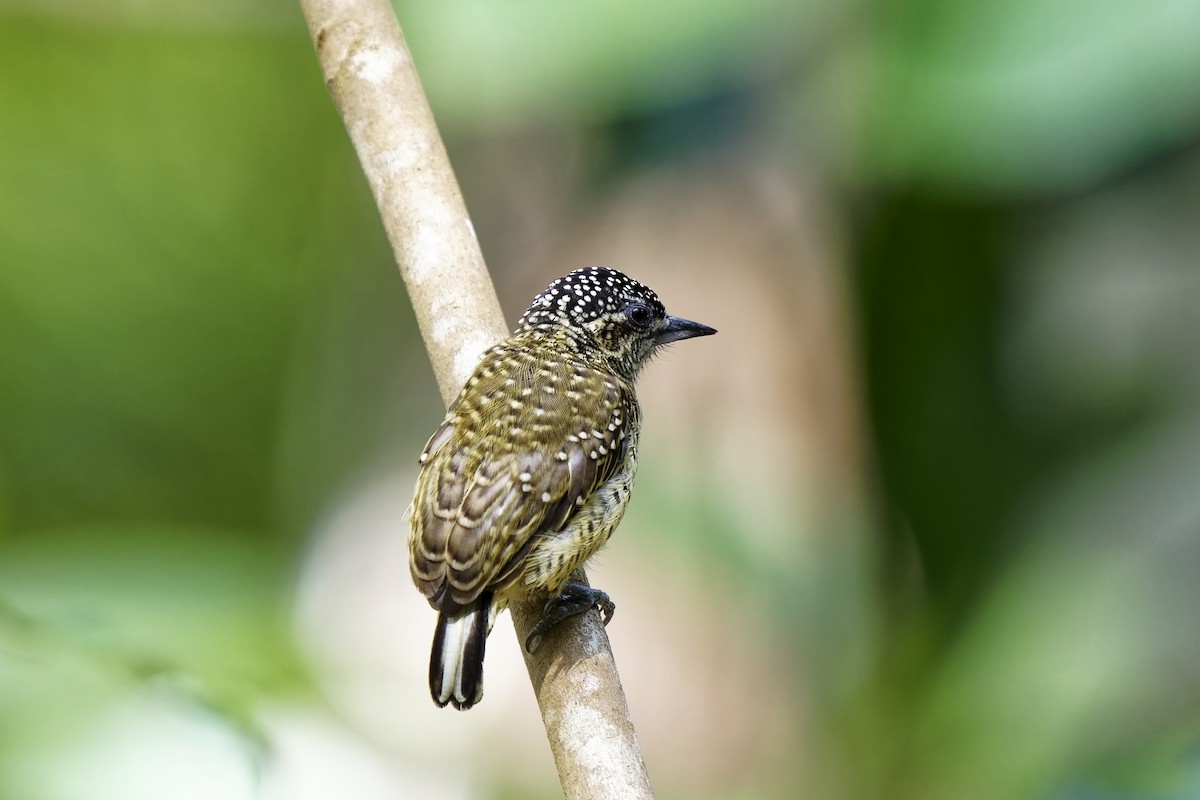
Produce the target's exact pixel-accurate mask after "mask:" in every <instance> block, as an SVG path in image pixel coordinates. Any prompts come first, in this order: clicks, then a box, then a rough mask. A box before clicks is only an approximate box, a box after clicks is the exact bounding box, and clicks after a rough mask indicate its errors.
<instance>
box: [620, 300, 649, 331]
mask: <svg viewBox="0 0 1200 800" xmlns="http://www.w3.org/2000/svg"><path fill="white" fill-rule="evenodd" d="M625 318H626V319H628V320H629V321H630V322H632V323H633V324H634V325H636V326H638V327H639V328H648V327H650V323H651V322H653V321H654V312H653V311H651V310H650V307H649V306H644V305H642V304H641V303H630V304H629V305H628V306H626V307H625Z"/></svg>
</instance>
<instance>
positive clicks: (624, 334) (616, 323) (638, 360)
mask: <svg viewBox="0 0 1200 800" xmlns="http://www.w3.org/2000/svg"><path fill="white" fill-rule="evenodd" d="M517 332H518V333H533V334H543V335H547V336H565V337H566V338H567V339H568V340H569V341H570V343H571V345H572V346H573V347H574V348H575V349H576V350H577V351H578V352H579V353H580V354H581V355H583V356H584V357H585V358H588V359H589V360H593V361H596V362H599V364H600V365H602V366H604V367H606V368H607V369H609V370H610V371H612V372H613V373H615V374H617V375H620V376H622V377H624V378H627V379H629V380H633V378H634V377H635V376H636V375H637V373H638V370H640V369H641V368H642V366H643V365H644V364H645V363H646V361H648V360H649V358H650V356H651V354H652V353H653V352H654V350H655V349H656V348H658V347H660V346H662V345H665V344H669V343H671V342H677V341H679V340H681V339H690V338H692V337H694V336H708V335H710V334H713V333H716V330H714V329H713V328H710V327H708V326H707V325H701V324H700V323H699V322H692V321H691V320H686V319H682V318H680V317H672V316H669V315H668V314H667V310H666V309H665V308H664V307H663V304H662V302H661V301H660V300H659V299H658V295H656V294H655V293H654V292H653V291H651V289H650V288H649V287H648V286H645V285H644V284H642V283H639V282H638V281H635V280H633V279H632V278H630V277H629V276H627V275H624V274H623V273H620V272H617V271H616V270H615V269H609V268H607V267H585V268H584V269H577V270H575V271H574V272H572V273H570V274H569V275H566V276H565V277H562V278H559V279H558V280H556V281H554V282H553V283H551V284H550V285H549V286H547V287H546V289H545V290H544V291H542V292H541V293H540V294H538V296H537V297H535V298H534V299H533V304H532V305H530V307H529V310H528V311H526V312H525V314H524V315H523V316H522V317H521V320H520V321H519V322H518V323H517Z"/></svg>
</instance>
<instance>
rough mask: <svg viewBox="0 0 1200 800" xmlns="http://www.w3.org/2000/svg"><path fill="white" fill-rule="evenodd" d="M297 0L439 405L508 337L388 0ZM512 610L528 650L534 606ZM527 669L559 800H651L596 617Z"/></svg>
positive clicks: (568, 629)
mask: <svg viewBox="0 0 1200 800" xmlns="http://www.w3.org/2000/svg"><path fill="white" fill-rule="evenodd" d="M300 3H301V6H302V7H303V10H304V16H305V18H306V19H307V21H308V28H309V32H310V33H311V34H312V39H313V42H314V44H315V45H316V50H317V57H318V59H319V61H320V63H321V69H322V71H323V73H324V76H325V84H326V86H327V87H328V88H329V93H330V94H331V95H332V96H333V102H334V104H335V105H336V106H337V109H338V111H339V113H340V114H341V116H342V119H343V121H344V122H345V125H346V130H347V132H349V134H350V139H351V141H352V143H353V145H354V149H355V151H356V152H357V153H358V160H359V162H360V163H361V164H362V168H363V172H364V173H365V174H366V177H367V181H368V183H369V184H370V186H371V191H372V193H373V194H374V196H375V203H376V205H378V207H379V213H380V216H381V217H382V219H383V225H384V229H385V230H386V232H387V237H388V240H389V241H390V242H391V244H392V250H393V252H394V253H395V256H396V263H397V264H398V265H399V267H400V274H401V276H402V277H403V279H404V283H405V285H406V286H407V288H408V294H409V297H410V299H411V300H412V304H413V309H414V311H415V312H416V316H417V324H418V325H419V327H420V329H421V336H422V337H423V338H424V340H425V346H426V349H427V350H428V352H429V360H430V361H431V362H432V364H433V370H434V374H435V375H436V376H437V382H438V386H439V388H440V389H441V393H442V399H443V400H445V401H446V403H447V404H449V403H450V402H452V401H453V400H454V398H455V397H456V396H457V395H458V390H459V388H460V387H461V386H462V385H463V384H464V383H465V382H466V380H467V378H468V377H469V376H470V374H471V371H472V369H474V367H475V364H476V363H477V362H478V360H479V357H480V355H481V354H482V353H483V351H484V350H485V349H487V347H489V346H490V345H492V344H494V343H495V342H497V341H499V340H500V339H501V338H503V337H504V336H505V335H506V334H507V333H508V330H507V326H506V325H505V324H504V316H503V314H502V313H501V311H500V303H499V301H498V300H497V298H496V293H495V290H494V289H493V288H492V283H491V278H490V277H489V275H488V272H487V267H486V266H485V265H484V263H483V254H482V253H481V252H480V249H479V242H478V241H477V240H476V238H475V231H474V228H473V227H472V226H471V220H470V217H469V216H468V215H467V210H466V206H465V204H464V203H463V199H462V194H461V193H460V192H459V189H458V184H457V182H456V181H455V179H454V173H453V170H452V169H451V167H450V161H449V159H448V158H447V156H446V150H445V147H444V146H443V144H442V140H441V137H440V136H439V135H438V132H437V126H436V124H435V123H434V120H433V114H432V112H431V111H430V109H429V103H428V101H427V100H426V99H425V93H424V91H423V90H422V89H421V82H420V79H419V78H418V77H417V73H416V69H415V67H414V66H413V62H412V57H411V56H410V55H409V52H408V47H407V45H406V44H405V42H404V35H403V34H402V33H401V31H400V26H399V24H398V23H397V22H396V17H395V14H394V13H393V11H392V8H391V6H390V5H389V4H388V3H387V1H386V0H300ZM576 577H584V576H583V573H582V571H580V572H579V573H577V575H576ZM511 611H512V615H513V623H514V626H515V628H516V630H517V637H518V639H519V641H521V642H524V641H525V637H526V636H527V635H528V634H529V631H530V629H531V628H532V627H533V625H534V624H535V623H536V621H537V619H538V618H539V617H540V616H541V611H542V609H541V604H539V603H536V602H533V603H519V604H516V605H514V606H513V607H512V609H511ZM522 652H524V647H522ZM525 665H526V667H527V668H528V670H529V678H530V681H531V682H532V684H533V690H534V694H535V695H536V696H537V700H538V706H539V707H540V708H541V711H542V721H543V722H544V724H545V726H546V736H547V738H548V739H549V742H550V750H551V752H552V753H553V755H554V762H555V766H556V767H557V768H558V775H559V780H560V782H561V783H562V787H563V792H564V794H565V795H566V796H567V798H569V800H575V798H580V799H582V798H600V799H601V800H603V799H604V798H613V799H614V800H616V799H617V798H620V799H621V800H624V799H625V798H632V800H639V798H653V793H652V791H651V788H650V779H649V776H648V775H647V773H646V765H645V763H644V762H643V760H642V755H641V751H640V749H639V747H638V743H637V736H636V734H635V733H634V730H633V724H632V722H631V721H630V719H629V709H628V706H627V705H626V702H625V694H624V691H623V690H622V688H621V681H620V678H619V676H618V675H617V670H616V663H615V662H614V660H613V656H612V650H611V649H610V647H609V643H608V636H607V635H606V634H605V632H604V627H603V625H602V624H601V623H600V619H599V615H598V614H597V613H596V612H595V611H589V612H588V613H586V614H580V615H579V616H577V617H574V618H572V619H570V620H567V621H565V622H563V623H562V624H561V625H559V626H558V628H557V629H555V630H554V631H551V632H550V633H548V634H547V635H546V636H545V637H544V639H543V641H542V643H541V646H540V647H539V648H538V650H537V652H536V653H535V654H532V655H530V654H526V656H525Z"/></svg>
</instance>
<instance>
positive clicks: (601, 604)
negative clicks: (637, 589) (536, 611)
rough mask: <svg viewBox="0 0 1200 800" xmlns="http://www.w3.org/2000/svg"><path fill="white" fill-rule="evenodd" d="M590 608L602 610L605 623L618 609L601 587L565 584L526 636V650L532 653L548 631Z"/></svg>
mask: <svg viewBox="0 0 1200 800" xmlns="http://www.w3.org/2000/svg"><path fill="white" fill-rule="evenodd" d="M589 608H595V609H597V610H598V611H599V612H600V618H601V620H603V622H604V624H605V625H607V624H608V623H609V620H611V619H612V618H613V612H615V611H616V610H617V606H616V604H615V603H614V602H613V601H612V600H610V599H609V597H608V595H607V594H605V593H604V592H602V591H600V590H599V589H593V588H592V587H591V586H586V585H584V584H582V583H574V582H571V583H567V584H565V585H564V586H563V588H562V594H560V595H559V596H558V597H555V598H552V599H551V600H550V602H548V603H546V608H545V610H544V611H543V612H542V618H541V619H539V620H538V621H537V624H536V625H534V626H533V630H532V631H530V632H529V636H527V637H526V638H525V650H526V651H527V652H530V653H532V652H533V651H534V650H536V649H537V646H538V645H539V644H541V642H542V636H544V635H545V634H546V632H547V631H549V630H550V629H551V628H553V627H554V626H555V625H557V624H558V623H560V622H562V621H563V620H564V619H566V618H567V617H573V616H575V615H576V614H582V613H583V612H584V611H587V610H588V609H589Z"/></svg>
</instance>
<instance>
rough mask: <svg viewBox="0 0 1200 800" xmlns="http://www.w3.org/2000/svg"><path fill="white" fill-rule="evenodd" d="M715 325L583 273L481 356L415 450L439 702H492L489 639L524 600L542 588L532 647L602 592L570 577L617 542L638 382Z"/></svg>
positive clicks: (414, 532) (632, 285) (418, 536)
mask: <svg viewBox="0 0 1200 800" xmlns="http://www.w3.org/2000/svg"><path fill="white" fill-rule="evenodd" d="M713 333H716V331H715V330H714V329H712V328H710V327H708V326H707V325H701V324H700V323H698V322H692V321H690V320H686V319H681V318H679V317H671V316H668V315H667V312H666V309H665V308H663V304H662V303H661V302H660V301H659V299H658V296H657V295H655V293H654V292H652V291H651V290H650V289H649V288H648V287H646V286H644V285H643V284H641V283H639V282H637V281H635V280H633V279H632V278H629V277H627V276H626V275H624V274H622V273H620V272H617V271H616V270H613V269H608V268H606V267H588V268H585V269H578V270H575V271H574V272H572V273H570V274H569V275H567V276H566V277H563V278H559V279H558V280H556V281H554V282H553V283H551V284H550V285H549V286H548V287H546V289H545V291H543V292H541V293H540V294H538V295H537V297H535V298H534V299H533V304H532V305H531V306H530V307H529V310H528V311H526V312H525V314H524V315H523V316H522V317H521V319H520V321H519V322H518V323H517V327H516V329H515V330H514V331H513V333H512V335H510V336H509V337H508V338H507V339H505V340H504V341H502V342H501V343H500V344H498V345H496V346H495V347H493V348H491V349H490V350H488V351H487V352H486V353H484V355H483V358H482V360H481V361H480V362H479V365H478V366H477V367H476V368H475V372H474V373H473V374H472V375H471V377H470V378H469V379H468V380H467V383H466V385H465V386H464V387H463V389H462V391H461V392H460V393H459V395H458V398H457V399H456V400H455V401H454V403H453V404H452V405H451V406H450V410H449V412H448V413H447V414H446V418H445V420H444V421H443V422H442V424H441V426H440V427H439V428H438V429H437V430H436V431H435V432H434V434H433V436H432V437H430V439H429V443H428V444H426V445H425V450H424V452H422V453H421V472H420V475H419V476H418V478H417V487H416V494H415V497H414V498H413V504H412V508H411V531H410V535H409V541H408V546H409V568H410V570H411V571H412V577H413V582H414V583H416V585H417V588H418V589H420V590H421V592H422V594H424V595H425V597H426V599H427V600H428V601H429V604H430V605H431V606H433V608H434V609H435V610H437V612H438V619H437V628H436V630H435V632H434V636H433V652H432V653H431V655H430V658H429V690H430V692H431V693H432V695H433V701H434V702H435V703H437V704H438V706H441V707H444V706H446V704H447V703H449V704H452V705H453V706H454V707H455V708H458V709H462V710H465V709H468V708H470V707H471V706H473V705H475V704H476V703H478V702H479V701H480V700H481V699H482V697H483V656H484V645H485V643H486V640H487V636H488V634H489V633H490V632H491V630H492V624H493V623H494V622H495V620H496V615H497V614H499V613H500V611H502V610H504V609H505V608H506V607H507V606H508V604H509V602H510V601H511V600H513V599H515V598H518V597H531V596H532V597H538V598H541V597H545V598H546V599H547V602H546V608H545V611H544V613H543V616H542V618H541V619H540V620H539V621H538V623H537V624H536V625H535V626H534V629H533V632H532V633H531V634H530V635H529V637H528V638H527V639H526V642H525V647H526V649H527V650H529V651H530V652H532V651H533V649H534V648H535V647H536V646H537V644H538V642H539V641H540V639H541V636H542V635H543V634H544V633H545V632H546V631H548V630H550V629H551V628H552V627H554V626H555V625H557V624H558V623H559V622H561V621H562V620H563V619H565V618H567V617H569V616H571V615H573V614H579V613H581V612H583V611H586V610H587V609H589V608H592V607H598V608H599V609H600V610H601V611H602V613H603V616H604V622H605V624H608V621H609V619H611V617H612V614H613V610H614V609H615V606H614V605H613V603H612V601H611V600H609V598H608V596H607V595H606V594H605V593H604V592H601V591H599V590H597V589H593V588H591V587H588V586H586V585H584V584H580V583H574V582H568V580H567V579H568V578H569V577H570V575H571V573H572V572H574V571H575V569H576V568H577V567H579V566H581V565H582V564H583V563H584V562H585V561H587V559H588V558H589V557H590V556H591V555H592V554H593V553H595V552H596V551H597V550H598V549H599V548H600V547H601V546H602V545H603V544H604V543H605V542H606V541H608V537H609V536H611V535H612V532H613V530H614V529H615V528H616V527H617V524H618V523H619V522H620V521H621V517H622V516H623V515H624V513H625V504H626V503H627V502H628V500H629V493H630V489H631V488H632V486H633V477H634V472H635V471H636V469H637V442H638V431H639V429H640V428H641V409H640V407H639V406H638V401H637V396H636V395H635V394H634V391H633V382H634V379H635V378H636V377H637V374H638V372H639V371H640V370H641V368H642V366H643V365H644V364H645V363H646V362H647V361H648V360H649V359H650V356H651V355H652V354H653V353H654V351H655V350H656V349H657V348H659V347H661V346H663V345H665V344H669V343H670V342H676V341H679V340H681V339H690V338H692V337H694V336H708V335H710V334H713Z"/></svg>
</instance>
